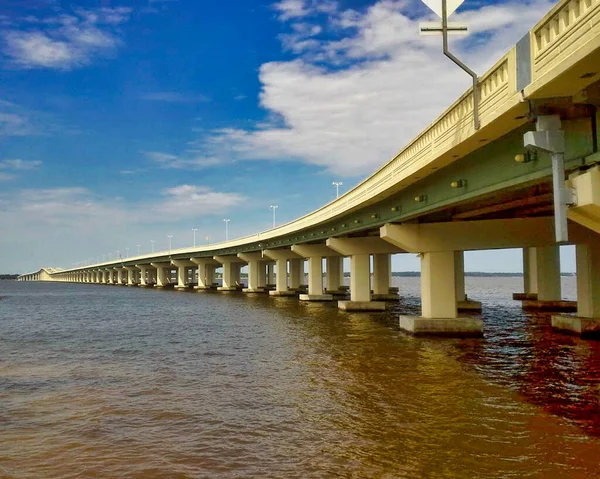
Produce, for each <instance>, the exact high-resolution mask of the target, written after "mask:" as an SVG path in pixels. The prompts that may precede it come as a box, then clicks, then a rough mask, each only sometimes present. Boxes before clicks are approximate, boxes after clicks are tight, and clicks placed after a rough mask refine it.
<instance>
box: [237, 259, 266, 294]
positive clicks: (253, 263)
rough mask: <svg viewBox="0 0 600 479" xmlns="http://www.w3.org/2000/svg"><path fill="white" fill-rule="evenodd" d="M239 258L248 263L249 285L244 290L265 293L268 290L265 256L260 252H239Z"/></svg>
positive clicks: (245, 291)
mask: <svg viewBox="0 0 600 479" xmlns="http://www.w3.org/2000/svg"><path fill="white" fill-rule="evenodd" d="M238 258H240V259H242V260H244V261H245V262H246V263H248V287H247V288H244V289H243V290H242V291H243V292H244V293H263V292H265V291H266V289H265V286H266V282H265V279H266V276H265V271H266V264H265V261H264V256H263V254H262V253H260V252H255V253H238Z"/></svg>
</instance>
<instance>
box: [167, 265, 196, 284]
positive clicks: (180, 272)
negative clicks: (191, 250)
mask: <svg viewBox="0 0 600 479" xmlns="http://www.w3.org/2000/svg"><path fill="white" fill-rule="evenodd" d="M171 264H172V265H173V266H175V267H176V268H177V284H176V285H175V287H176V288H177V289H185V288H187V287H188V286H189V280H188V270H189V269H190V268H192V267H193V268H195V267H196V263H193V262H192V261H191V260H188V259H186V260H181V259H175V260H171ZM192 277H193V276H192Z"/></svg>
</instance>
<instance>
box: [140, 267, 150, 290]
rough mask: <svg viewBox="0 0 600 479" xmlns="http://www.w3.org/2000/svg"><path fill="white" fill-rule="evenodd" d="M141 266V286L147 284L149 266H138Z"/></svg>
mask: <svg viewBox="0 0 600 479" xmlns="http://www.w3.org/2000/svg"><path fill="white" fill-rule="evenodd" d="M138 267H139V268H140V286H147V284H148V283H147V282H146V273H147V271H148V268H146V267H145V266H138Z"/></svg>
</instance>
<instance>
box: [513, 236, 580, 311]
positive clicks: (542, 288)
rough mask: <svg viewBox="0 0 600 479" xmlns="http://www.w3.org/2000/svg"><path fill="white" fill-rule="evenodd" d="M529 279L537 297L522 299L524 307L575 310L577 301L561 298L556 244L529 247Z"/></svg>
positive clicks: (558, 258) (558, 252) (547, 309)
mask: <svg viewBox="0 0 600 479" xmlns="http://www.w3.org/2000/svg"><path fill="white" fill-rule="evenodd" d="M528 254H529V268H530V270H529V275H530V278H529V281H530V283H532V282H534V281H535V283H536V284H535V285H534V286H532V289H534V290H536V291H537V299H526V300H523V308H524V309H538V310H545V311H575V310H576V308H577V303H576V302H573V301H562V300H561V284H560V282H561V277H560V248H559V246H558V245H552V246H541V247H536V248H529V253H528Z"/></svg>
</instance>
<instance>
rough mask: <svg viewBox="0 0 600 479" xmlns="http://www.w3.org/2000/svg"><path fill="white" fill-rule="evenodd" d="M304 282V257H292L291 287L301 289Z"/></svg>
mask: <svg viewBox="0 0 600 479" xmlns="http://www.w3.org/2000/svg"><path fill="white" fill-rule="evenodd" d="M303 283H304V259H301V258H297V259H290V289H293V290H295V291H297V290H299V289H300V286H301V285H302V284H303Z"/></svg>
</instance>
